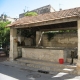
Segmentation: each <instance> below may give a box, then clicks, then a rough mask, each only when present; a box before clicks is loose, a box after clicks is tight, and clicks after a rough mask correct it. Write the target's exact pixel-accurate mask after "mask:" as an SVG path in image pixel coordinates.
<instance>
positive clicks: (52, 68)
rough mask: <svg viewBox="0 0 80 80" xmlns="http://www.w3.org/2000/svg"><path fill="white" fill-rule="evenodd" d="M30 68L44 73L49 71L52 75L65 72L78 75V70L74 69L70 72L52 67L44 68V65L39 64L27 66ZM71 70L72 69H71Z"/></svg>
mask: <svg viewBox="0 0 80 80" xmlns="http://www.w3.org/2000/svg"><path fill="white" fill-rule="evenodd" d="M27 66H28V67H31V68H35V69H37V71H38V70H42V71H48V72H49V73H50V74H53V73H54V72H65V73H68V74H77V72H76V70H75V69H73V71H68V70H63V69H62V68H59V67H57V68H56V67H50V66H42V65H38V64H36V65H35V64H27ZM70 70H71V69H70Z"/></svg>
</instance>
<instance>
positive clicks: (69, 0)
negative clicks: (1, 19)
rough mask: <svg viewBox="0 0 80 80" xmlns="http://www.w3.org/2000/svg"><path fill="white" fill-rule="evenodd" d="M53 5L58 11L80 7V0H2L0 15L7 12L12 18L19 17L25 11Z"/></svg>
mask: <svg viewBox="0 0 80 80" xmlns="http://www.w3.org/2000/svg"><path fill="white" fill-rule="evenodd" d="M49 4H50V5H51V6H52V7H53V8H54V9H55V10H56V11H58V10H59V9H60V8H62V9H63V10H64V9H69V8H75V7H80V0H0V15H1V14H6V15H8V16H10V17H12V18H17V17H19V14H21V13H23V12H24V9H25V11H27V10H29V11H31V10H33V9H36V8H39V7H43V6H46V5H49Z"/></svg>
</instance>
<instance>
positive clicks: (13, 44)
mask: <svg viewBox="0 0 80 80" xmlns="http://www.w3.org/2000/svg"><path fill="white" fill-rule="evenodd" d="M16 40H17V29H15V28H10V54H9V58H10V60H14V59H15V58H17V57H18V52H17V42H16Z"/></svg>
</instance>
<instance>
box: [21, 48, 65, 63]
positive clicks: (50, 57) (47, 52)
mask: <svg viewBox="0 0 80 80" xmlns="http://www.w3.org/2000/svg"><path fill="white" fill-rule="evenodd" d="M64 52H65V51H64V50H52V49H36V48H22V57H23V58H27V59H33V60H34V59H35V60H42V61H51V62H59V59H60V58H63V59H64V62H66V53H64Z"/></svg>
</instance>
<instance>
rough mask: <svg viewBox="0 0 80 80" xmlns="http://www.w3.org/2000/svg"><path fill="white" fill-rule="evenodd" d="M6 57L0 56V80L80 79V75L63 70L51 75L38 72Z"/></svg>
mask: <svg viewBox="0 0 80 80" xmlns="http://www.w3.org/2000/svg"><path fill="white" fill-rule="evenodd" d="M6 59H7V57H1V58H0V61H1V62H0V80H80V76H76V75H70V74H68V73H63V72H59V73H57V72H54V74H52V75H50V74H44V73H39V72H36V71H33V70H29V69H28V68H26V69H25V67H24V66H20V65H19V64H15V62H9V61H5V60H6Z"/></svg>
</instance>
